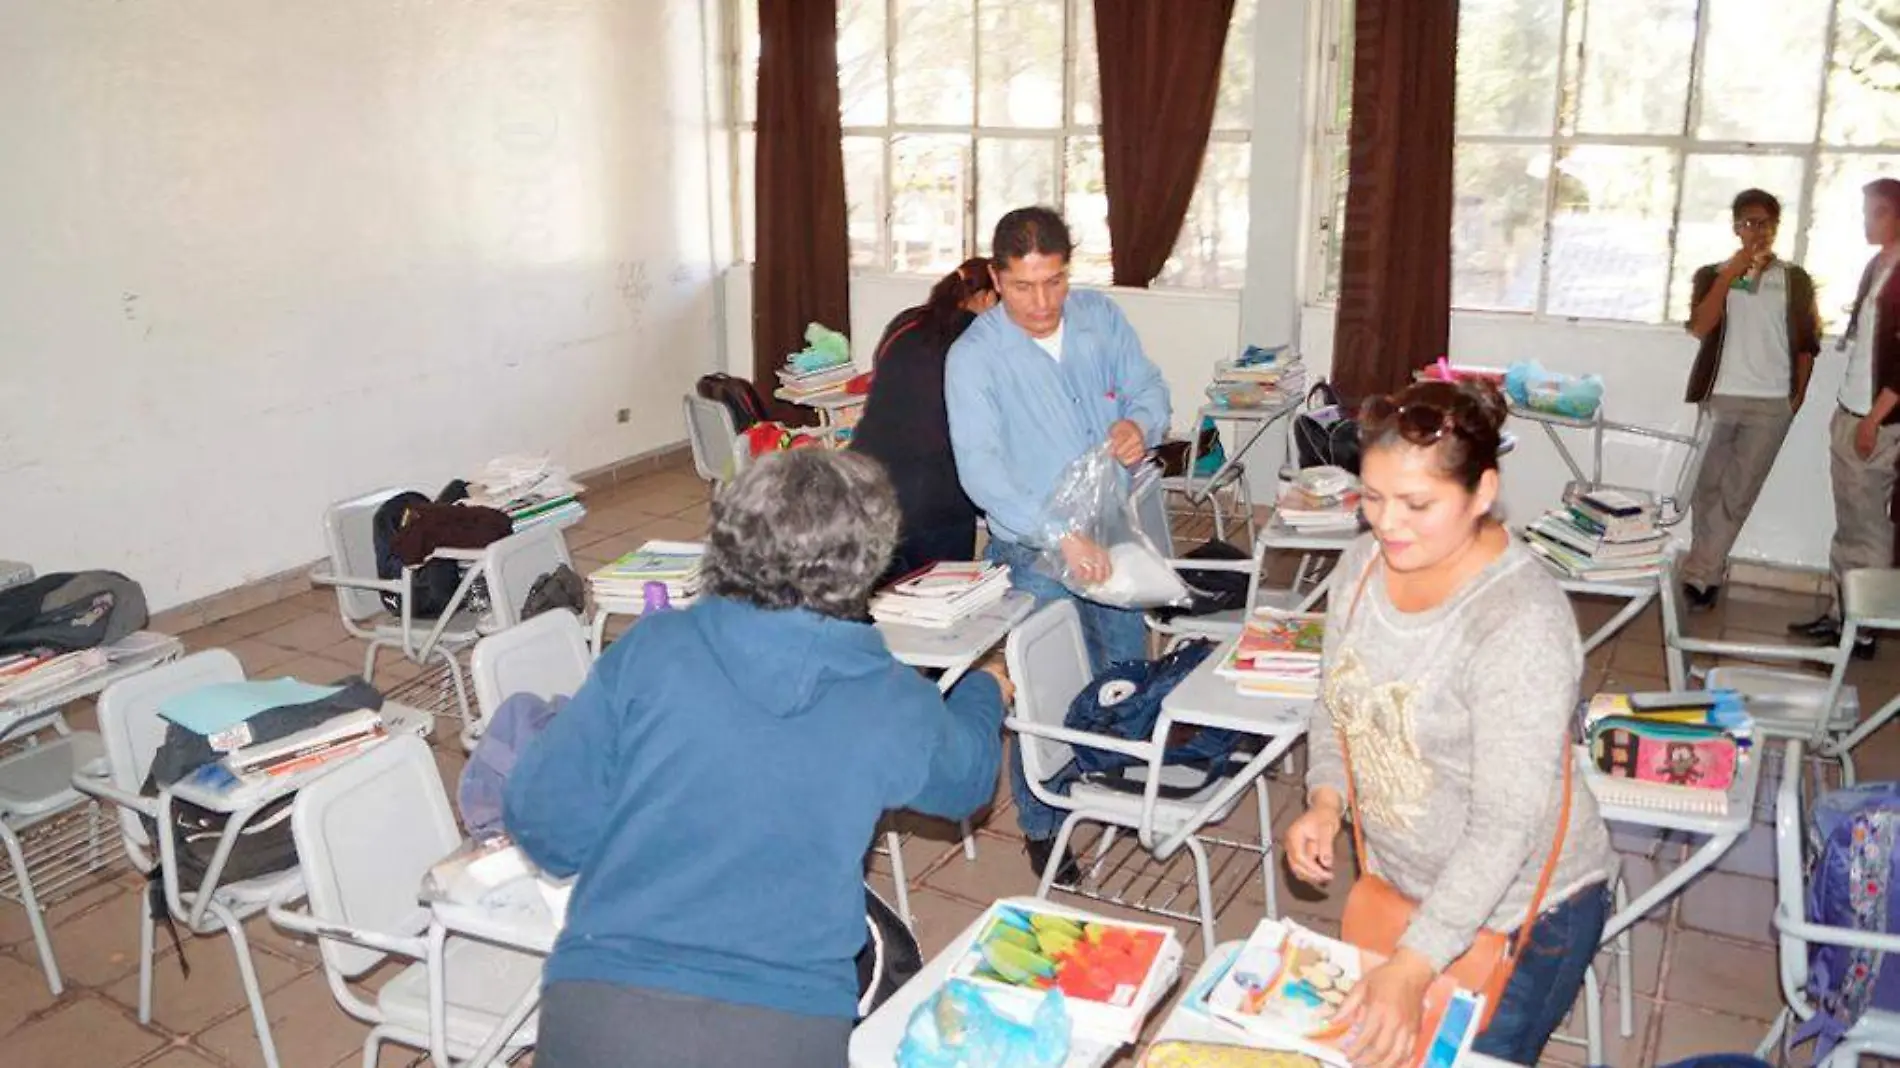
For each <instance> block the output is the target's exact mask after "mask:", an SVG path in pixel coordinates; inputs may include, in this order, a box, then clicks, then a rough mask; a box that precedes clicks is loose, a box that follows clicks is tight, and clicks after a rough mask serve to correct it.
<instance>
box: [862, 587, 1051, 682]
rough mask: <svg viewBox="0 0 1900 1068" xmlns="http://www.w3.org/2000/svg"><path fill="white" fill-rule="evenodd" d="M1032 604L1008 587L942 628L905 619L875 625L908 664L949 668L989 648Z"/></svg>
mask: <svg viewBox="0 0 1900 1068" xmlns="http://www.w3.org/2000/svg"><path fill="white" fill-rule="evenodd" d="M1035 608H1036V599H1035V598H1034V597H1031V596H1030V595H1029V594H1027V593H1024V592H1023V591H1021V590H1010V591H1009V592H1008V593H1005V594H1004V595H1003V597H1002V599H1001V600H999V601H997V602H996V603H995V604H992V605H990V606H988V607H986V608H984V609H983V610H982V611H980V612H978V613H977V614H975V615H973V616H971V617H969V618H968V619H964V620H959V621H958V622H957V623H956V625H955V626H951V627H945V628H943V629H942V630H937V629H933V628H931V627H915V626H911V625H909V624H905V623H879V624H878V625H877V629H878V633H880V634H882V635H884V644H885V645H886V646H888V647H889V648H890V650H891V655H892V656H894V657H896V658H897V659H898V660H899V661H901V662H903V663H905V664H909V665H910V666H912V667H920V668H952V667H958V666H961V665H963V664H967V663H969V662H971V661H973V660H975V659H977V658H978V657H980V656H982V655H983V654H984V653H987V652H989V651H990V650H991V649H992V648H994V647H995V646H996V644H997V643H998V642H1001V641H1002V640H1003V639H1004V638H1007V637H1008V636H1009V632H1010V631H1011V630H1012V629H1014V628H1015V626H1016V625H1017V624H1018V623H1021V622H1022V621H1023V620H1025V619H1028V618H1029V613H1031V612H1033V611H1035Z"/></svg>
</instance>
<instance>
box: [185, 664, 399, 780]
mask: <svg viewBox="0 0 1900 1068" xmlns="http://www.w3.org/2000/svg"><path fill="white" fill-rule="evenodd" d="M382 707H383V695H382V693H381V692H379V691H378V690H377V689H376V687H374V686H371V685H370V684H369V683H368V682H365V681H364V680H363V679H361V678H357V677H351V678H348V679H345V680H343V682H342V683H341V684H340V685H337V686H310V685H308V684H306V683H302V682H298V681H297V680H295V679H276V680H273V681H270V682H262V681H257V682H233V683H220V684H218V685H215V686H207V687H203V688H201V689H198V690H194V691H192V692H190V693H187V694H182V695H180V696H178V697H175V698H173V699H171V700H169V701H166V702H165V703H164V704H162V705H160V706H159V715H160V716H162V717H164V718H165V720H166V721H167V723H166V728H165V741H164V743H163V744H162V745H160V746H159V749H158V755H157V756H156V757H155V758H154V759H153V761H152V784H153V785H152V788H153V789H156V788H157V787H163V786H170V785H172V784H173V783H176V782H177V781H179V780H180V779H183V778H184V777H185V776H187V775H190V774H191V773H192V772H194V771H196V770H198V768H200V767H202V766H204V765H206V764H209V763H212V762H213V761H216V760H217V759H219V758H220V757H221V756H223V755H225V754H227V753H232V752H236V751H237V750H240V749H242V748H244V747H245V746H252V745H257V744H260V743H264V742H273V741H277V740H278V739H281V738H284V737H287V736H289V735H292V734H296V733H297V732H298V731H303V730H309V729H310V728H312V727H316V726H319V725H321V724H323V723H324V722H325V721H327V720H329V719H331V718H332V717H334V716H337V715H340V714H342V713H345V712H352V711H355V710H357V709H369V710H371V711H376V710H380V709H381V708H382ZM234 716H235V718H233V717H234ZM201 728H202V729H201Z"/></svg>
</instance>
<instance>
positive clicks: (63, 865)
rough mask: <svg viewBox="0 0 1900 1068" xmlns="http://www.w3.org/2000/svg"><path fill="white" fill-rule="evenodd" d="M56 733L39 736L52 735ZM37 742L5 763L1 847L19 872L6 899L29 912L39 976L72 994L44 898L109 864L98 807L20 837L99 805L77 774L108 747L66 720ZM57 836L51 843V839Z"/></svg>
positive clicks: (3, 887) (1, 890)
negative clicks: (77, 786) (68, 725)
mask: <svg viewBox="0 0 1900 1068" xmlns="http://www.w3.org/2000/svg"><path fill="white" fill-rule="evenodd" d="M49 729H50V730H54V731H56V732H57V733H55V734H53V735H51V736H50V737H40V735H43V734H44V733H45V731H46V730H49ZM29 736H31V737H33V738H34V740H33V741H32V742H31V743H30V744H28V745H26V746H24V747H22V748H19V749H15V750H14V751H13V752H12V753H9V754H8V755H6V756H4V757H0V846H4V847H5V849H6V854H7V862H8V864H9V865H10V866H11V867H12V870H13V874H12V878H11V879H10V880H5V881H0V897H6V898H9V899H11V900H13V901H14V902H15V903H17V904H18V905H19V906H20V907H21V908H22V909H24V910H26V921H27V924H28V926H30V927H31V928H32V929H33V945H34V948H35V949H37V950H38V951H39V957H40V971H41V972H43V973H44V974H45V976H46V986H47V989H49V990H51V991H52V993H53V996H54V997H58V996H60V995H61V994H62V993H64V992H65V990H66V984H65V982H64V981H63V980H62V979H61V978H60V974H59V962H58V960H57V959H55V958H54V956H53V942H52V938H51V937H50V936H49V935H48V934H47V931H46V919H45V915H44V910H43V909H42V907H41V905H40V901H41V899H42V898H43V897H44V896H45V895H46V894H49V893H55V892H57V891H59V890H60V889H62V888H64V887H67V886H70V885H72V884H73V883H75V882H78V881H79V880H81V879H84V878H86V877H87V876H89V875H91V874H92V873H93V872H95V871H98V870H99V869H100V868H101V867H103V866H104V861H103V859H102V858H103V856H104V854H105V847H104V846H103V845H102V843H101V841H100V839H101V828H100V815H99V810H98V809H97V808H96V807H95V808H93V809H92V811H91V813H90V814H89V816H88V817H87V818H86V819H85V820H84V821H83V822H80V821H75V822H74V823H73V824H72V825H71V826H70V827H67V826H61V827H57V828H48V829H47V831H46V833H45V834H42V835H40V836H36V837H35V838H32V839H29V840H27V841H25V842H22V841H21V838H20V836H21V835H22V834H24V833H27V832H30V831H32V830H33V829H34V828H38V827H42V825H45V824H48V823H50V822H51V821H53V820H56V819H58V818H59V817H61V816H65V815H67V814H68V813H72V812H75V811H77V810H78V809H81V808H84V807H87V806H89V805H92V804H93V801H92V799H91V798H90V797H87V796H86V795H84V794H82V793H80V792H79V791H78V790H77V789H75V788H74V787H73V773H74V772H75V771H78V770H79V769H82V768H85V767H86V766H87V765H89V764H92V763H93V762H95V761H97V760H98V759H100V758H101V757H103V756H104V755H105V746H104V743H102V742H101V741H100V738H99V736H98V735H97V734H94V733H92V732H91V731H70V730H68V729H66V724H65V721H64V720H63V719H59V720H56V722H55V723H54V724H50V725H48V726H47V727H45V728H42V729H41V730H37V731H34V732H31V733H30V735H26V734H23V735H17V736H15V737H14V738H13V739H12V740H15V741H17V740H19V739H20V738H25V737H29ZM49 834H50V836H51V837H48V836H47V835H49ZM29 851H30V852H31V854H32V856H31V859H32V861H33V864H34V866H37V867H38V868H39V869H40V870H39V873H38V885H37V886H36V885H35V876H34V873H33V871H32V870H31V868H30V867H29V866H28V863H27V861H28V859H29V858H28V853H29Z"/></svg>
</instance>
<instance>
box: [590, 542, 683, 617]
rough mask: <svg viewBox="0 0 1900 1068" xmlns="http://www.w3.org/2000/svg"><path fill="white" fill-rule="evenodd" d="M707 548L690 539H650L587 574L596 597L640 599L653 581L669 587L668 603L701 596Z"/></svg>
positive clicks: (677, 603)
mask: <svg viewBox="0 0 1900 1068" xmlns="http://www.w3.org/2000/svg"><path fill="white" fill-rule="evenodd" d="M705 556H706V547H705V546H704V545H701V544H700V543H698V542H690V541H650V542H647V543H646V544H645V545H642V546H640V547H639V548H638V549H635V550H634V551H632V552H630V553H628V554H627V555H625V556H623V557H621V558H620V559H618V560H615V561H614V562H613V563H611V564H607V565H606V566H604V567H602V568H601V569H600V570H598V571H596V572H594V573H593V574H591V575H589V576H587V582H588V585H589V586H591V587H592V588H593V591H594V599H595V600H617V601H639V600H642V599H643V598H644V597H645V596H646V587H647V583H649V582H658V583H661V584H662V585H664V586H665V587H666V599H667V603H668V604H671V605H675V606H678V605H682V604H690V603H692V601H693V599H694V598H695V597H698V596H699V570H700V564H701V562H702V561H703V560H704V559H705Z"/></svg>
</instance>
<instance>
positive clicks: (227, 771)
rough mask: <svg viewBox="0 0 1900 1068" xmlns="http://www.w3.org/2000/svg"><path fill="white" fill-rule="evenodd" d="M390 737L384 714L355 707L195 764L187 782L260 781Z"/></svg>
mask: <svg viewBox="0 0 1900 1068" xmlns="http://www.w3.org/2000/svg"><path fill="white" fill-rule="evenodd" d="M388 738H389V729H388V727H387V726H386V725H385V724H384V722H383V717H382V714H381V713H380V712H377V711H375V710H374V709H368V708H359V709H356V710H354V711H350V712H343V713H340V714H338V715H335V716H332V717H330V718H329V719H327V720H324V721H323V722H322V723H319V724H317V725H316V726H314V727H311V728H308V729H307V730H301V731H297V732H296V733H294V734H287V735H285V736H283V737H281V738H276V739H273V740H271V741H268V742H254V743H252V744H249V745H245V746H241V747H239V748H237V749H234V750H232V751H231V752H229V753H226V754H225V755H224V758H223V759H221V760H216V761H213V762H211V763H209V764H205V765H203V766H201V767H200V768H198V770H197V771H196V772H194V773H193V774H192V775H191V777H190V781H192V782H194V783H197V784H199V785H202V786H205V787H208V788H210V789H212V790H216V791H220V792H225V791H233V790H238V789H241V788H243V787H250V786H258V785H262V784H265V783H270V782H276V781H279V780H281V779H284V778H285V777H287V776H290V775H295V774H298V773H300V772H305V771H311V770H314V769H316V768H320V767H323V766H324V765H326V764H330V763H332V762H334V761H338V760H342V759H345V758H347V757H352V756H355V755H357V754H358V753H362V752H366V751H368V750H369V749H372V748H374V747H375V746H378V745H381V744H382V743H383V742H384V741H387V740H388Z"/></svg>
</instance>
